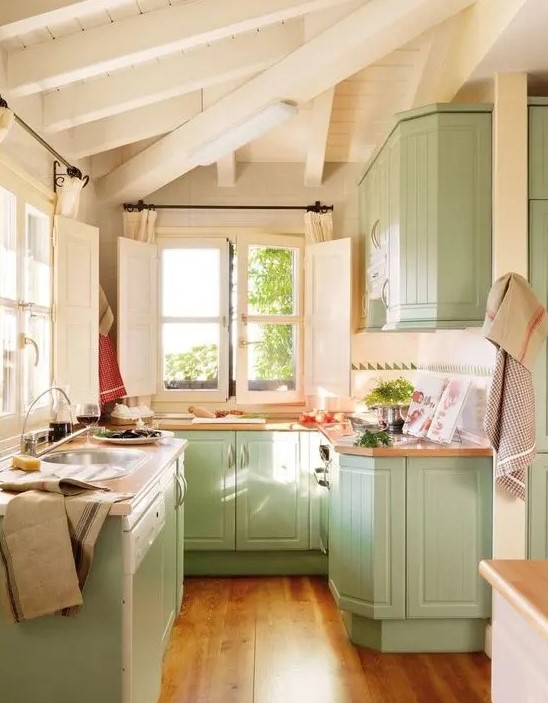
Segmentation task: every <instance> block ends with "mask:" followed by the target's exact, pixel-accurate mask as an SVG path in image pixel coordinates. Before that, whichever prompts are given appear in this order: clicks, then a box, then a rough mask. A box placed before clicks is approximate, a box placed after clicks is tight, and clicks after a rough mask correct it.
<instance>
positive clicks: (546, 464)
mask: <svg viewBox="0 0 548 703" xmlns="http://www.w3.org/2000/svg"><path fill="white" fill-rule="evenodd" d="M528 510H529V549H528V555H529V559H548V456H547V455H546V454H539V455H538V457H537V459H536V461H535V462H534V463H533V466H531V468H530V469H529V500H528Z"/></svg>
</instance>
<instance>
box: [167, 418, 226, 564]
mask: <svg viewBox="0 0 548 703" xmlns="http://www.w3.org/2000/svg"><path fill="white" fill-rule="evenodd" d="M177 436H178V437H183V438H184V439H188V447H187V448H186V450H185V472H186V480H187V484H188V497H187V500H186V501H185V549H187V550H233V549H235V547H236V543H235V509H234V506H235V500H236V462H235V458H236V446H235V445H236V433H235V432H216V431H211V432H210V431H203V432H201V431H200V430H194V431H192V430H189V431H185V432H177Z"/></svg>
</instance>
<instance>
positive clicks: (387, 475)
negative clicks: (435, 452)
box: [329, 455, 405, 619]
mask: <svg viewBox="0 0 548 703" xmlns="http://www.w3.org/2000/svg"><path fill="white" fill-rule="evenodd" d="M339 462H340V464H339V467H337V466H334V467H333V470H332V471H331V474H330V479H331V493H330V523H329V583H330V588H331V591H332V593H333V595H334V597H335V600H336V601H337V604H338V606H339V608H341V610H348V611H351V612H352V613H355V614H356V615H362V616H366V617H370V618H379V619H384V618H404V617H405V459H404V458H401V457H397V458H393V459H392V458H391V459H384V458H383V459H373V458H369V457H355V456H349V455H341V456H340V457H339Z"/></svg>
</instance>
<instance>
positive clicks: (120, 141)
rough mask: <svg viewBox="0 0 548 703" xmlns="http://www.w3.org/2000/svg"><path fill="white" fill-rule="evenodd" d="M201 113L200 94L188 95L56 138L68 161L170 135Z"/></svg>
mask: <svg viewBox="0 0 548 703" xmlns="http://www.w3.org/2000/svg"><path fill="white" fill-rule="evenodd" d="M201 109H202V99H201V95H200V93H199V92H196V93H189V94H188V95H181V96H178V97H176V98H171V99H170V100H165V101H163V102H161V103H156V104H154V105H145V106H144V107H140V108H137V109H136V110H131V111H130V112H126V113H123V114H120V115H114V116H113V117H106V118H105V119H102V120H96V121H95V122H90V124H86V125H81V126H80V127H75V128H74V129H73V130H71V131H70V132H69V133H67V134H66V135H64V134H60V135H59V138H60V139H61V140H62V139H65V140H66V141H65V144H64V147H63V148H64V149H65V150H66V153H67V154H68V155H69V156H70V158H72V159H80V158H83V157H85V156H91V155H93V154H97V153H99V152H101V151H107V150H109V149H115V148H116V147H119V146H124V145H126V144H132V143H133V142H138V141H141V140H142V139H148V138H150V137H157V136H159V135H161V134H166V133H168V132H171V131H173V130H174V129H175V128H176V127H179V126H180V125H181V124H184V123H185V122H187V121H188V120H190V119H192V118H193V117H195V116H196V115H198V114H199V113H200V111H201Z"/></svg>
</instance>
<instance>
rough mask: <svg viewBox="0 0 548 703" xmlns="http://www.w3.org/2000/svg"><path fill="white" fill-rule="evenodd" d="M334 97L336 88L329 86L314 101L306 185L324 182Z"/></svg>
mask: <svg viewBox="0 0 548 703" xmlns="http://www.w3.org/2000/svg"><path fill="white" fill-rule="evenodd" d="M334 97H335V88H329V90H326V91H324V92H323V93H322V94H321V95H318V97H317V98H314V100H313V102H312V110H311V114H310V122H309V131H308V146H307V150H306V162H305V165H304V184H305V186H309V187H316V186H321V184H322V180H323V168H324V164H325V153H326V150H327V136H328V134H329V125H330V122H331V110H332V108H333V98H334Z"/></svg>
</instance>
